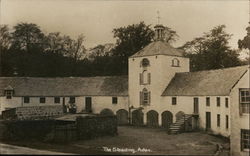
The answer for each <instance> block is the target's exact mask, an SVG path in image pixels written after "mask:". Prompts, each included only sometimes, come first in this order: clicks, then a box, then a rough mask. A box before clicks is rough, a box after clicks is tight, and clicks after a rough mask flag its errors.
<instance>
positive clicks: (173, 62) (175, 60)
mask: <svg viewBox="0 0 250 156" xmlns="http://www.w3.org/2000/svg"><path fill="white" fill-rule="evenodd" d="M172 66H173V67H179V66H180V61H179V60H178V59H177V58H174V59H173V60H172Z"/></svg>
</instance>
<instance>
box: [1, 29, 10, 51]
mask: <svg viewBox="0 0 250 156" xmlns="http://www.w3.org/2000/svg"><path fill="white" fill-rule="evenodd" d="M10 45H11V34H10V31H9V28H8V26H7V25H1V26H0V50H1V51H3V50H7V49H9V47H10Z"/></svg>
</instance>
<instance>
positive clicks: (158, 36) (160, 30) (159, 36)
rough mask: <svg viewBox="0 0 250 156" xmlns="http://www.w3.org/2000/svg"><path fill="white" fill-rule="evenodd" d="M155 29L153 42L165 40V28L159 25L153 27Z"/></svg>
mask: <svg viewBox="0 0 250 156" xmlns="http://www.w3.org/2000/svg"><path fill="white" fill-rule="evenodd" d="M154 28H155V40H156V41H163V40H164V38H165V27H164V26H163V25H161V24H157V25H156V26H154Z"/></svg>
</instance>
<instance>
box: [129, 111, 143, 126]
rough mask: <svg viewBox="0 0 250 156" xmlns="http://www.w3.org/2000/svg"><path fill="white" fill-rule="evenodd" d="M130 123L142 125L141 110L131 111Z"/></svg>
mask: <svg viewBox="0 0 250 156" xmlns="http://www.w3.org/2000/svg"><path fill="white" fill-rule="evenodd" d="M132 124H133V125H136V126H142V125H143V112H142V111H141V110H134V111H133V112H132Z"/></svg>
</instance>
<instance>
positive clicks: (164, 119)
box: [161, 111, 173, 129]
mask: <svg viewBox="0 0 250 156" xmlns="http://www.w3.org/2000/svg"><path fill="white" fill-rule="evenodd" d="M172 123H173V114H172V113H171V112H170V111H164V112H162V113H161V125H162V127H164V128H166V129H169V128H170V125H171V124H172Z"/></svg>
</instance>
